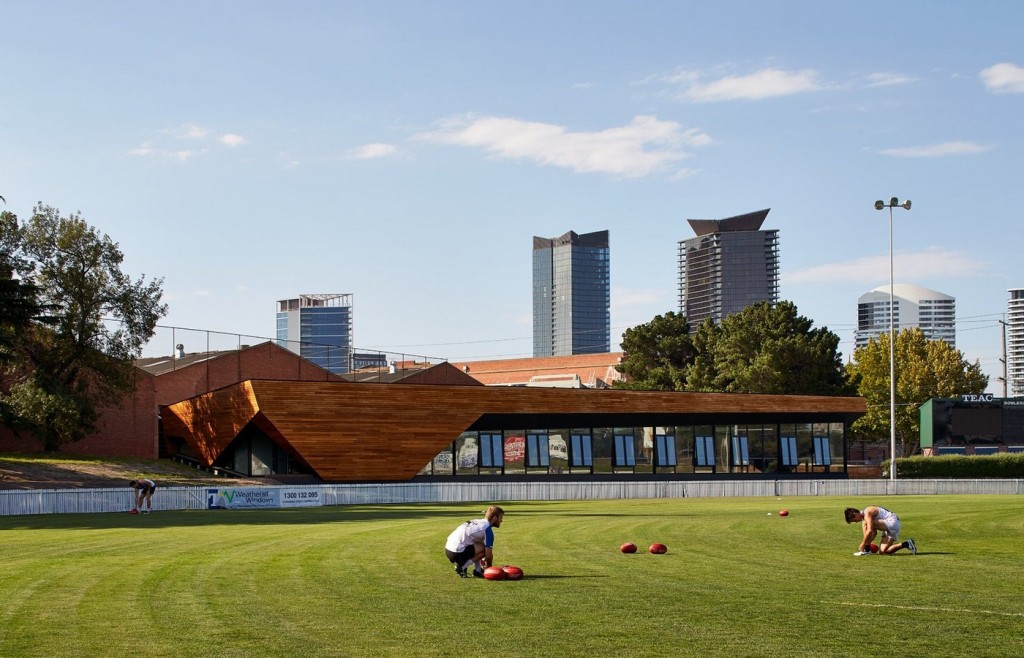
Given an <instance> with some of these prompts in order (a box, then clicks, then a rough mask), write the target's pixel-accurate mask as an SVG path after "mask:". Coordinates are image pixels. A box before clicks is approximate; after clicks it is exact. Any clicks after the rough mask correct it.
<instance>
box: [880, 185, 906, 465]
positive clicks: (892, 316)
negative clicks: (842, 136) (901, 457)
mask: <svg viewBox="0 0 1024 658" xmlns="http://www.w3.org/2000/svg"><path fill="white" fill-rule="evenodd" d="M883 208H888V209H889V479H890V480H895V479H896V283H895V279H894V278H893V267H892V261H893V257H892V209H893V208H903V209H904V210H910V199H907V200H906V201H904V202H903V203H900V200H899V199H898V198H897V197H892V198H891V199H889V203H886V202H884V201H882V200H881V199H879V200H878V201H875V210H881V209H883Z"/></svg>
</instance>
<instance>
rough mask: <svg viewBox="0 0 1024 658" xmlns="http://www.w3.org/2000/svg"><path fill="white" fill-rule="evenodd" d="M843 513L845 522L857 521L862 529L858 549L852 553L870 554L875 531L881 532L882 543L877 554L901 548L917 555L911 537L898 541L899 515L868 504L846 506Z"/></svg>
mask: <svg viewBox="0 0 1024 658" xmlns="http://www.w3.org/2000/svg"><path fill="white" fill-rule="evenodd" d="M843 514H844V516H845V517H846V522H847V523H854V522H859V523H860V524H861V527H862V528H863V529H864V536H863V537H861V540H860V549H859V550H858V551H857V552H856V553H854V555H856V556H860V555H871V540H872V539H874V538H875V533H877V532H881V533H882V543H881V544H879V545H878V554H879V555H892V554H893V553H895V552H896V551H898V550H900V549H903V548H905V549H907V550H908V551H910V552H911V553H913V554H914V555H917V544H915V543H914V540H913V539H908V540H907V541H904V542H901V541H900V517H898V516H896V515H895V514H893V513H892V512H890V511H889V510H887V509H885V508H884V507H878V506H876V505H869V506H868V507H865V508H864V509H863V510H859V509H857V508H856V507H847V508H846V510H845V511H844V512H843Z"/></svg>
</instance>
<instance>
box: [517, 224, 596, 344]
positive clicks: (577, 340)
mask: <svg viewBox="0 0 1024 658" xmlns="http://www.w3.org/2000/svg"><path fill="white" fill-rule="evenodd" d="M608 256H609V250H608V231H596V232H594V233H584V234H583V235H577V234H576V233H574V232H573V231H569V232H568V233H566V234H565V235H562V236H560V237H557V238H551V239H549V238H539V237H536V236H535V237H534V238H533V355H534V356H571V355H573V354H597V353H602V352H610V351H611V267H610V264H609V260H608Z"/></svg>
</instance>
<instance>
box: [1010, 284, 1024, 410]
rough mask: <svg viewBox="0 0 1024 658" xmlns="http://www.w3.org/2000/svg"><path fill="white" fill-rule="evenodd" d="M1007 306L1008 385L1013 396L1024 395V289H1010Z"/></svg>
mask: <svg viewBox="0 0 1024 658" xmlns="http://www.w3.org/2000/svg"><path fill="white" fill-rule="evenodd" d="M1009 292H1010V301H1009V302H1008V303H1007V305H1006V384H1007V390H1008V391H1009V393H1010V395H1012V396H1022V395H1024V288H1010V290H1009Z"/></svg>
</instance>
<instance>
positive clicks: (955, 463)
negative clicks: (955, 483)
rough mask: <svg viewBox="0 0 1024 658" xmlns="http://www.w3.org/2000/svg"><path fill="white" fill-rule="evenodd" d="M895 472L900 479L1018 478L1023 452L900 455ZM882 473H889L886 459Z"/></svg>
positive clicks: (1021, 473)
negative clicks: (936, 455)
mask: <svg viewBox="0 0 1024 658" xmlns="http://www.w3.org/2000/svg"><path fill="white" fill-rule="evenodd" d="M896 475H897V476H898V477H903V478H919V479H925V478H927V479H931V478H957V479H968V480H970V479H977V478H1011V479H1012V478H1022V477H1024V453H1019V452H1013V453H1010V452H1001V453H997V454H994V455H941V456H938V457H903V458H900V459H897V460H896ZM882 476H883V477H888V476H889V460H885V461H884V462H882Z"/></svg>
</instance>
